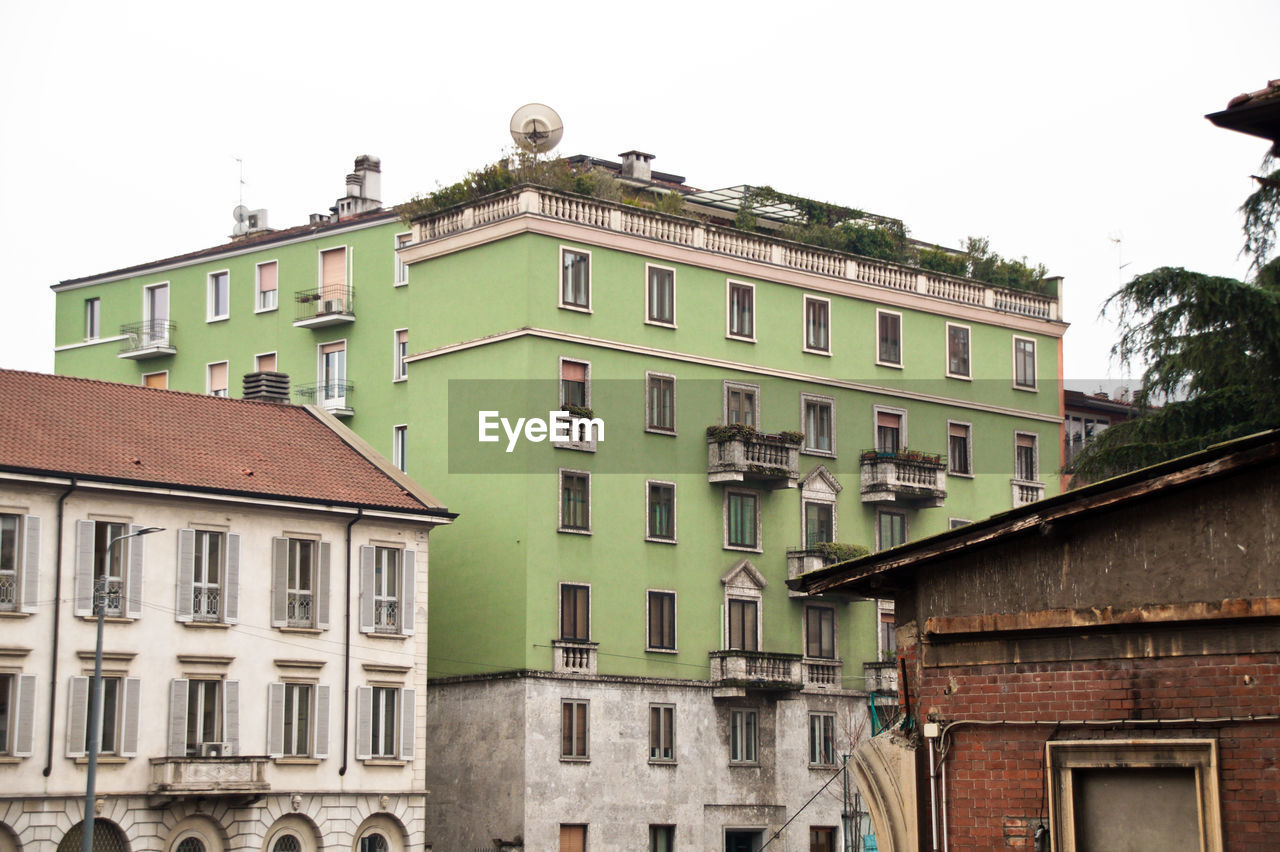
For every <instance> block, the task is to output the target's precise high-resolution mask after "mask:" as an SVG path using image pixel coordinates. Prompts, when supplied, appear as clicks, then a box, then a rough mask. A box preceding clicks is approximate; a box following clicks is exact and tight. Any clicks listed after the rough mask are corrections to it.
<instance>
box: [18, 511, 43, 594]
mask: <svg viewBox="0 0 1280 852" xmlns="http://www.w3.org/2000/svg"><path fill="white" fill-rule="evenodd" d="M22 540H23V541H24V542H25V543H26V552H25V553H24V554H23V557H22V611H23V612H35V611H36V606H37V605H38V604H39V603H40V519H39V518H37V517H35V516H34V515H27V528H26V530H25V531H24V532H23V535H22Z"/></svg>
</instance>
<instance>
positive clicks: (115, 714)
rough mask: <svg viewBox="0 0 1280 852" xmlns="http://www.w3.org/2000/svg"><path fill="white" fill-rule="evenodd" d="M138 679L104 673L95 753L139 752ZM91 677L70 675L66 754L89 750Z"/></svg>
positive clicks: (128, 754)
mask: <svg viewBox="0 0 1280 852" xmlns="http://www.w3.org/2000/svg"><path fill="white" fill-rule="evenodd" d="M139 684H140V681H139V680H138V679H137V678H132V677H124V676H122V675H118V674H114V673H112V674H105V673H104V674H103V677H102V685H101V688H100V689H99V692H98V707H99V713H100V715H99V717H98V731H97V733H98V753H99V754H113V755H119V756H121V757H132V756H133V755H135V754H137V753H138V719H139V701H138V696H139V694H140V690H139ZM92 686H93V679H92V678H90V677H80V676H77V677H72V678H71V688H70V690H69V699H70V700H69V713H68V719H67V756H68V757H84V756H85V755H86V754H87V753H88V750H89V745H90V743H89V740H90V734H91V733H92V720H91V719H90V718H89V690H90V689H91V688H92Z"/></svg>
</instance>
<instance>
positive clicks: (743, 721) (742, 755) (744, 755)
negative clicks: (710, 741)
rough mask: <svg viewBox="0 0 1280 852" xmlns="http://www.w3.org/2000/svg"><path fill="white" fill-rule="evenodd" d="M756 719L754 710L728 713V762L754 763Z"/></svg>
mask: <svg viewBox="0 0 1280 852" xmlns="http://www.w3.org/2000/svg"><path fill="white" fill-rule="evenodd" d="M757 725H758V717H757V715H756V711H754V710H731V711H729V761H730V762H731V763H755V762H756V759H757V758H756V734H757Z"/></svg>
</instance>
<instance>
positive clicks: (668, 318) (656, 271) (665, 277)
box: [644, 264, 676, 326]
mask: <svg viewBox="0 0 1280 852" xmlns="http://www.w3.org/2000/svg"><path fill="white" fill-rule="evenodd" d="M644 269H645V277H646V278H648V287H647V288H646V290H645V320H646V321H647V322H651V323H657V324H658V325H672V326H673V325H675V324H676V271H675V270H674V269H667V268H666V267H663V266H651V265H649V264H645V267H644Z"/></svg>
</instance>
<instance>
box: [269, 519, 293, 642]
mask: <svg viewBox="0 0 1280 852" xmlns="http://www.w3.org/2000/svg"><path fill="white" fill-rule="evenodd" d="M288 623H289V539H287V538H273V539H271V626H272V627H284V626H285V625H286V624H288Z"/></svg>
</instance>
